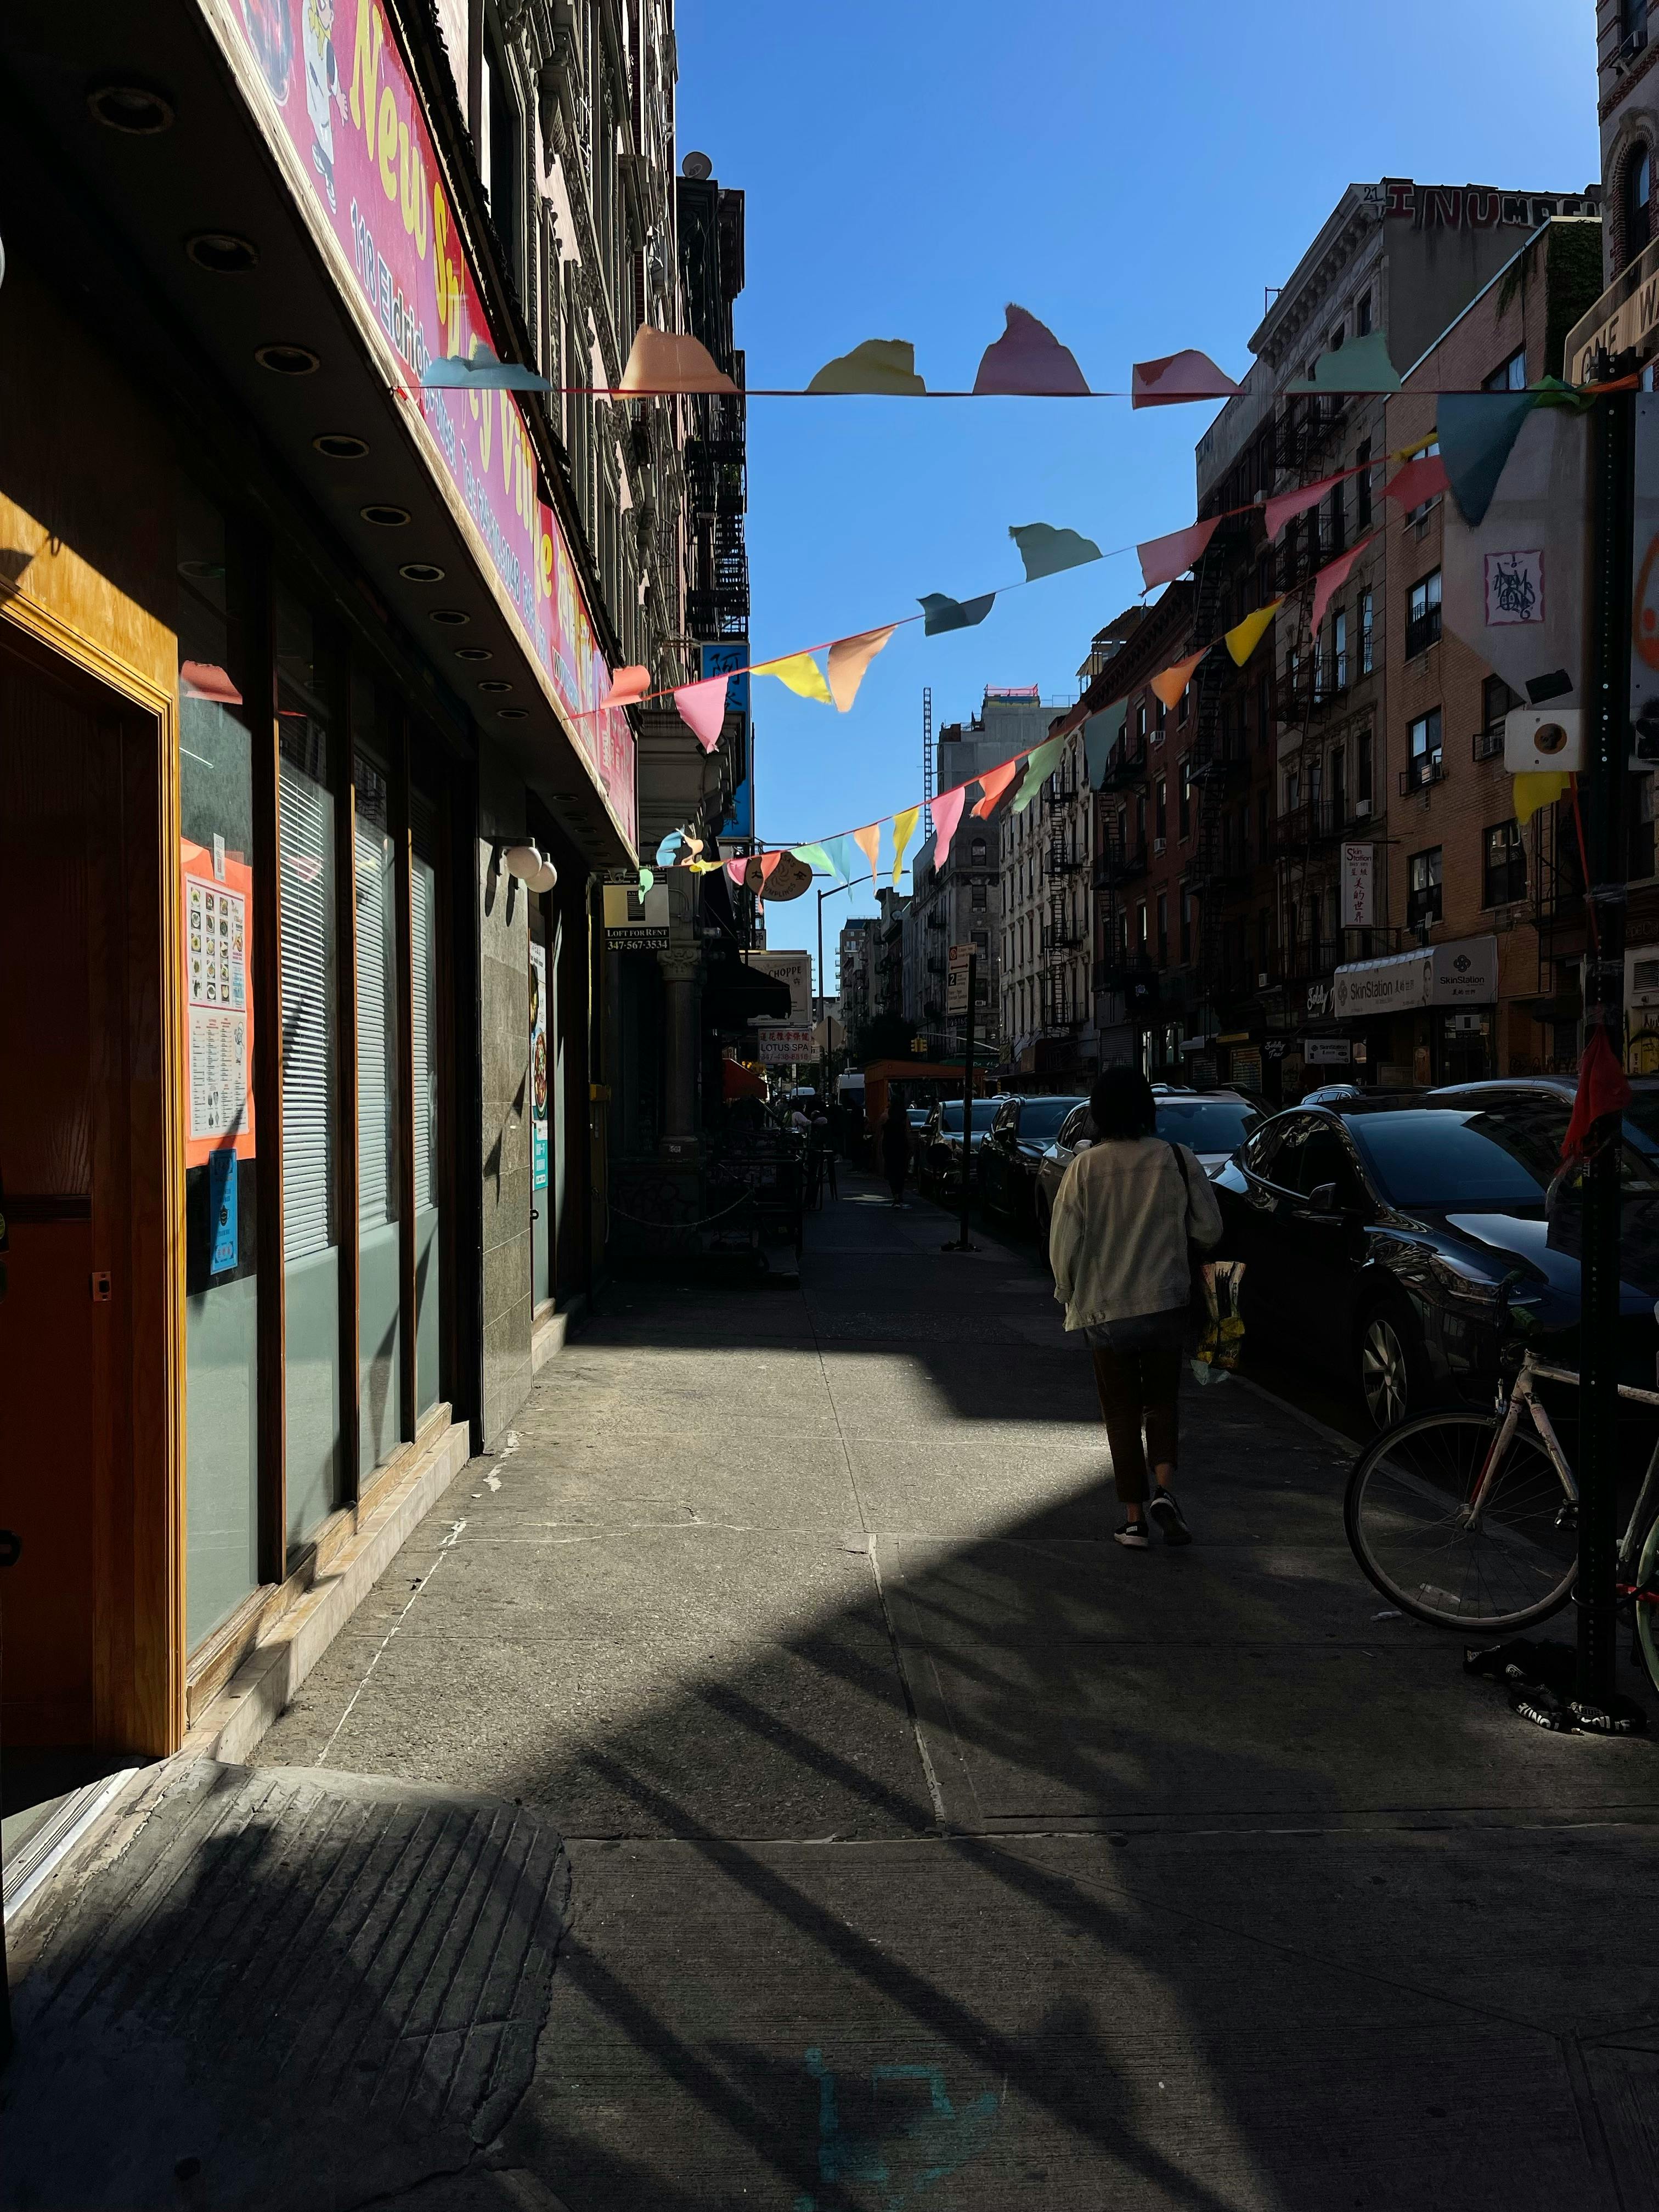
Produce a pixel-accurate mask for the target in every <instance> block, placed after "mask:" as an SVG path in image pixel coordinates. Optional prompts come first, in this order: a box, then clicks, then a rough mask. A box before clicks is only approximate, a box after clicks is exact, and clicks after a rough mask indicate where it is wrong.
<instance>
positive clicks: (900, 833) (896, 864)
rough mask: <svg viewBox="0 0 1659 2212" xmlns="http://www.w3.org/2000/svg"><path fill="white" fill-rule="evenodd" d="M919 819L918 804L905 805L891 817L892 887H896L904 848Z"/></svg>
mask: <svg viewBox="0 0 1659 2212" xmlns="http://www.w3.org/2000/svg"><path fill="white" fill-rule="evenodd" d="M920 821H921V807H919V806H907V807H906V808H905V809H904V810H903V811H902V813H899V814H896V815H895V816H894V817H893V889H894V890H897V889H898V879H899V871H900V869H901V868H902V867H903V866H904V848H905V847H906V846H907V845H908V843H909V842H910V840H911V839H912V838H913V837H914V836H915V834H916V824H917V823H918V822H920Z"/></svg>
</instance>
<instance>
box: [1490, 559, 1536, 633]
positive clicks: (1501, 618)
mask: <svg viewBox="0 0 1659 2212" xmlns="http://www.w3.org/2000/svg"><path fill="white" fill-rule="evenodd" d="M1545 619H1546V617H1545V613H1544V549H1543V547H1542V546H1541V545H1533V546H1529V547H1528V549H1527V550H1525V551H1524V552H1517V553H1488V554H1487V556H1486V627H1487V629H1501V628H1504V627H1505V626H1506V625H1508V624H1510V623H1541V622H1543V621H1544V620H1545Z"/></svg>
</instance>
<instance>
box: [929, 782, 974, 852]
mask: <svg viewBox="0 0 1659 2212" xmlns="http://www.w3.org/2000/svg"><path fill="white" fill-rule="evenodd" d="M967 797H968V791H967V787H966V786H965V785H963V784H958V785H957V788H956V789H955V790H954V791H941V792H940V793H939V797H938V798H937V799H935V800H934V801H933V866H935V867H936V868H942V867H943V866H945V862H946V860H949V859H950V857H951V839H952V838H953V837H954V836H956V834H957V823H958V822H960V821H961V819H962V810H963V805H964V803H965V802H966V799H967Z"/></svg>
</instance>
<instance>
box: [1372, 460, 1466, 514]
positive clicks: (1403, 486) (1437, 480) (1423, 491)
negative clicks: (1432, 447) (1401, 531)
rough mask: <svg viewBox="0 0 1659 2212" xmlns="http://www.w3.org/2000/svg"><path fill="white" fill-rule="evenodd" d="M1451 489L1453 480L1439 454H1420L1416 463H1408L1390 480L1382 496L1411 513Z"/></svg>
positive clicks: (1384, 486)
mask: <svg viewBox="0 0 1659 2212" xmlns="http://www.w3.org/2000/svg"><path fill="white" fill-rule="evenodd" d="M1450 489H1451V479H1450V477H1449V476H1448V475H1447V474H1446V464H1445V463H1444V461H1443V460H1442V459H1441V458H1440V456H1439V454H1438V453H1419V455H1418V457H1417V459H1415V460H1414V461H1407V464H1406V465H1405V467H1404V468H1403V469H1401V470H1400V471H1398V472H1397V473H1396V474H1395V475H1394V476H1391V477H1389V481H1388V483H1386V484H1384V485H1383V498H1384V499H1396V500H1398V501H1399V502H1400V504H1401V507H1405V508H1407V510H1408V511H1409V509H1411V508H1412V507H1421V506H1422V505H1423V503H1424V502H1425V500H1431V499H1437V498H1438V497H1439V496H1440V495H1441V493H1442V492H1445V491H1449V490H1450Z"/></svg>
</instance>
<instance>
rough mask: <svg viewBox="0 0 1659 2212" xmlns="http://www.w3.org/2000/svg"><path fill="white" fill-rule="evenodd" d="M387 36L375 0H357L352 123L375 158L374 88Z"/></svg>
mask: <svg viewBox="0 0 1659 2212" xmlns="http://www.w3.org/2000/svg"><path fill="white" fill-rule="evenodd" d="M385 38H386V33H385V30H384V29H383V28H382V27H381V23H380V16H379V15H377V14H376V13H375V10H374V6H373V5H372V0H357V38H356V51H355V52H354V53H353V56H352V63H351V119H352V121H353V123H355V124H356V126H357V128H358V129H359V130H360V131H362V134H363V136H364V137H365V139H366V140H367V141H368V157H369V159H370V161H373V160H374V106H375V87H376V85H377V84H378V83H379V82H380V47H381V45H382V43H383V41H384V40H385Z"/></svg>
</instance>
